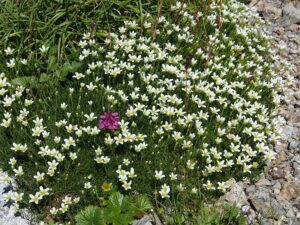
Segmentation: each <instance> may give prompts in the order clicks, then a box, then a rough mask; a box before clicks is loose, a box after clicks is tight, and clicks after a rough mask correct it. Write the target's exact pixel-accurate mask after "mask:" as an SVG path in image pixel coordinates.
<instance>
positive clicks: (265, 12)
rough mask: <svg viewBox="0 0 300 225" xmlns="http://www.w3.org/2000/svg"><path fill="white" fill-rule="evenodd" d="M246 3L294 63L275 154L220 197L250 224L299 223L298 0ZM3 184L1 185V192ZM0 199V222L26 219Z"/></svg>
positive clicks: (19, 223)
mask: <svg viewBox="0 0 300 225" xmlns="http://www.w3.org/2000/svg"><path fill="white" fill-rule="evenodd" d="M249 6H250V8H251V9H252V10H255V11H257V12H258V13H259V14H260V15H261V16H262V17H264V18H265V19H266V20H267V21H269V22H270V26H269V31H270V32H271V33H272V35H273V36H274V37H275V40H276V43H277V44H278V45H283V46H285V51H284V52H283V53H282V56H283V57H284V58H285V59H287V60H288V61H289V62H291V63H292V64H293V65H294V66H295V67H294V68H293V76H294V78H295V82H294V85H293V87H292V88H291V89H290V90H287V92H286V95H287V96H288V100H289V102H288V103H287V104H286V105H284V106H282V108H281V115H282V116H283V117H284V118H285V120H286V123H285V125H284V126H283V127H282V134H283V136H282V140H281V141H280V142H279V143H278V144H276V146H275V150H276V152H277V153H278V155H277V159H276V160H274V161H273V162H272V163H271V164H270V165H268V166H267V167H266V168H265V170H264V172H263V173H262V174H261V176H260V179H259V180H258V181H257V182H256V183H248V182H239V183H236V184H235V185H234V187H233V188H232V190H231V191H230V192H229V193H227V194H226V195H225V196H224V197H223V200H225V201H227V202H231V203H234V202H235V203H237V205H238V206H239V207H240V209H241V211H242V213H244V214H245V215H247V217H248V223H249V224H261V225H300V1H299V0H294V1H292V0H252V2H251V3H250V5H249ZM1 176H3V173H2V172H1V171H0V177H1ZM4 188H5V187H4V186H1V185H0V193H2V192H3V190H4ZM3 204H4V199H3V196H2V195H0V224H5V225H26V224H29V222H28V221H27V220H25V219H22V218H21V217H15V216H14V212H13V211H11V210H9V209H8V208H4V207H2V205H3ZM151 220H154V219H151V216H147V217H145V218H143V219H142V220H140V221H136V222H135V224H136V225H150V224H153V222H150V221H151ZM156 221H157V220H156ZM156 223H158V222H156ZM159 224H160V223H159Z"/></svg>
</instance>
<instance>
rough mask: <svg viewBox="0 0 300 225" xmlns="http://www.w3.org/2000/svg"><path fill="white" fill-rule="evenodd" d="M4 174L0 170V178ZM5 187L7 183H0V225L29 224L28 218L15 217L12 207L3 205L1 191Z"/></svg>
mask: <svg viewBox="0 0 300 225" xmlns="http://www.w3.org/2000/svg"><path fill="white" fill-rule="evenodd" d="M5 175H6V173H4V172H2V171H0V179H1V177H3V176H5ZM6 187H7V185H5V184H1V183H0V224H1V225H29V224H30V223H29V221H28V220H26V219H23V218H21V217H19V216H18V217H16V216H15V211H14V210H13V209H9V208H8V207H4V206H3V205H4V204H5V203H6V202H5V199H4V197H3V195H2V193H3V191H4V189H5V188H6Z"/></svg>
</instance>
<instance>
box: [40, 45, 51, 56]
mask: <svg viewBox="0 0 300 225" xmlns="http://www.w3.org/2000/svg"><path fill="white" fill-rule="evenodd" d="M39 50H40V51H41V53H42V54H43V53H46V52H47V51H48V50H49V47H46V46H45V45H42V47H40V48H39Z"/></svg>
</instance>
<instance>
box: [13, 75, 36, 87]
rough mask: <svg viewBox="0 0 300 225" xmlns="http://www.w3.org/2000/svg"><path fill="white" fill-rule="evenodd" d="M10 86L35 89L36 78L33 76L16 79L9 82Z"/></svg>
mask: <svg viewBox="0 0 300 225" xmlns="http://www.w3.org/2000/svg"><path fill="white" fill-rule="evenodd" d="M11 84H13V85H19V86H23V87H36V86H37V84H38V81H37V78H36V77H35V76H28V77H27V76H26V77H18V78H15V79H13V80H11Z"/></svg>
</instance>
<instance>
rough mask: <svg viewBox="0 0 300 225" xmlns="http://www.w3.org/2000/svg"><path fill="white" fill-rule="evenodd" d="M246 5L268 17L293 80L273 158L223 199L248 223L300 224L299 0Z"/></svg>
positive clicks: (257, 0) (266, 0) (267, 0)
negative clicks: (256, 177) (254, 177)
mask: <svg viewBox="0 0 300 225" xmlns="http://www.w3.org/2000/svg"><path fill="white" fill-rule="evenodd" d="M249 6H250V8H251V9H252V10H254V11H257V12H258V13H259V14H260V15H261V16H262V17H264V18H265V19H266V20H267V21H269V23H270V25H269V27H268V29H269V31H270V33H271V34H272V35H273V36H274V37H275V42H276V43H275V44H278V45H282V46H284V47H285V51H284V52H283V53H282V57H284V58H285V59H286V60H288V61H289V62H290V63H291V64H293V65H294V68H293V71H292V74H293V76H294V78H295V82H294V85H293V87H292V88H291V89H290V90H287V91H286V95H287V96H288V102H287V103H286V104H285V105H284V106H282V107H281V115H282V116H283V117H284V118H285V121H286V122H285V125H284V126H283V127H282V139H281V141H280V142H279V143H277V144H276V145H275V150H276V152H277V153H278V154H277V158H276V160H274V161H273V162H272V163H271V164H270V165H268V166H267V167H266V168H265V170H264V172H263V173H262V174H261V177H260V179H259V180H258V181H257V182H256V183H254V184H253V183H247V182H243V183H242V182H240V183H236V184H235V186H234V187H233V189H232V190H231V192H230V193H228V194H226V195H225V196H224V199H225V200H226V201H227V202H236V203H238V206H239V207H240V208H241V211H242V212H243V213H244V214H246V215H247V217H248V223H249V224H262V225H275V224H277V225H285V224H287V225H300V1H298V0H294V1H291V0H252V2H251V3H250V5H249Z"/></svg>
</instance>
